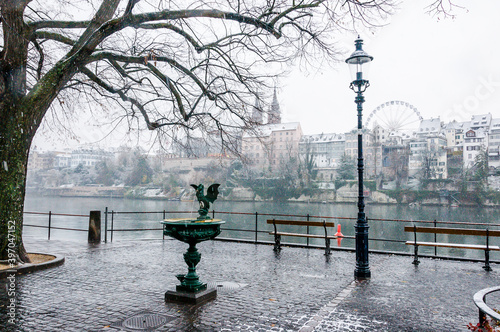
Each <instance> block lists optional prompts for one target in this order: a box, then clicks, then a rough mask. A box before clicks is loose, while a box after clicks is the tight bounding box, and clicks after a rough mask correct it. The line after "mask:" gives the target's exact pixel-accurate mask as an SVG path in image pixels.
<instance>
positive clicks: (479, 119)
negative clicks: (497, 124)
mask: <svg viewBox="0 0 500 332" xmlns="http://www.w3.org/2000/svg"><path fill="white" fill-rule="evenodd" d="M470 122H471V127H474V128H477V127H489V125H490V123H491V114H490V113H488V114H480V115H473V116H472V118H471V120H470Z"/></svg>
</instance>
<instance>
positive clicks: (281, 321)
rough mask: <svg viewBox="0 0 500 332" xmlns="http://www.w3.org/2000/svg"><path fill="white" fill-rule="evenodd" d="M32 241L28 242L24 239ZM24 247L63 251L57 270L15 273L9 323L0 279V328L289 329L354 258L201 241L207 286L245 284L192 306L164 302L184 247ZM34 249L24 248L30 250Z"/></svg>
mask: <svg viewBox="0 0 500 332" xmlns="http://www.w3.org/2000/svg"><path fill="white" fill-rule="evenodd" d="M30 241H31V242H30ZM26 242H27V245H26V246H27V248H28V249H29V250H33V251H37V252H50V253H57V254H63V255H65V257H66V262H65V263H64V265H62V266H60V267H56V268H53V269H50V270H44V271H38V272H36V273H33V274H29V275H24V276H18V277H17V301H18V302H17V326H12V325H9V324H8V323H7V319H6V309H5V306H6V303H7V300H8V298H7V294H6V287H5V285H4V284H5V281H3V284H2V282H0V284H1V285H0V286H1V290H0V330H2V331H117V330H119V328H117V327H114V326H113V324H115V323H117V322H120V321H123V320H124V319H126V318H128V317H130V316H132V315H134V314H136V313H138V312H141V311H143V310H150V311H153V312H156V313H159V314H162V315H167V316H173V317H175V318H176V319H174V320H172V321H171V322H169V323H167V324H166V325H165V326H163V327H161V328H159V329H158V330H157V331H240V330H241V331H244V330H247V331H297V330H298V329H299V328H300V327H301V326H302V325H303V324H304V323H305V322H307V321H308V320H309V318H310V316H311V315H313V314H314V313H315V312H316V311H318V310H319V309H320V308H321V307H322V306H323V305H324V304H326V303H328V302H329V301H330V300H331V298H332V296H333V295H335V294H336V293H339V292H340V291H342V289H343V288H344V287H346V286H347V285H348V284H349V283H350V282H351V281H352V261H353V259H354V254H352V253H346V252H338V253H337V252H336V253H335V255H333V256H332V257H331V258H330V259H329V260H328V261H327V260H326V259H325V257H324V255H323V252H322V251H321V250H304V249H298V248H284V249H283V251H282V253H281V254H280V255H275V253H274V252H273V250H272V247H271V246H263V245H252V244H237V243H225V242H205V243H201V244H200V245H199V250H200V252H201V254H202V261H201V263H200V264H199V265H198V273H199V275H200V276H201V278H202V280H203V281H205V282H233V283H239V284H244V285H245V286H244V287H241V288H239V289H234V290H230V289H227V290H225V289H220V290H219V293H218V298H217V299H216V300H215V301H212V302H209V303H207V304H204V305H200V306H186V305H178V304H170V303H169V304H165V302H164V293H165V291H166V290H168V289H174V288H175V284H176V283H177V280H176V279H175V274H177V273H186V272H187V267H186V265H185V263H184V261H183V258H182V254H183V253H184V252H185V250H186V249H187V245H185V244H183V243H180V242H177V241H172V240H166V241H161V240H160V241H153V240H151V241H131V242H117V243H108V244H100V245H98V246H89V245H86V244H74V243H68V242H64V241H50V242H49V241H43V240H33V239H27V240H26ZM35 247H36V250H35V249H32V248H35ZM2 305H3V306H2Z"/></svg>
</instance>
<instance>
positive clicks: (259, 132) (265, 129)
mask: <svg viewBox="0 0 500 332" xmlns="http://www.w3.org/2000/svg"><path fill="white" fill-rule="evenodd" d="M299 128H300V122H288V123H272V124H266V125H262V126H259V127H258V128H255V131H254V132H245V133H244V134H243V138H248V137H267V136H270V135H271V134H272V133H273V132H277V131H291V130H297V129H299Z"/></svg>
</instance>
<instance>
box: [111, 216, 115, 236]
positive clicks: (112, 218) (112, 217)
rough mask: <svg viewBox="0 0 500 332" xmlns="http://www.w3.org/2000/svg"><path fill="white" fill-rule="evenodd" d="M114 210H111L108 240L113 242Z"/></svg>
mask: <svg viewBox="0 0 500 332" xmlns="http://www.w3.org/2000/svg"><path fill="white" fill-rule="evenodd" d="M114 214H115V211H113V210H111V239H110V242H113V220H114Z"/></svg>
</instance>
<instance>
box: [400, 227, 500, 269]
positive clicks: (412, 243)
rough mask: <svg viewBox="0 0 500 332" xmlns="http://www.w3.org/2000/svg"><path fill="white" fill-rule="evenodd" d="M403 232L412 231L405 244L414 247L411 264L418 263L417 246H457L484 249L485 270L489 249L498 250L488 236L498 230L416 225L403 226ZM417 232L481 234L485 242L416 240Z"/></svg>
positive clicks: (496, 232)
mask: <svg viewBox="0 0 500 332" xmlns="http://www.w3.org/2000/svg"><path fill="white" fill-rule="evenodd" d="M405 232H413V234H414V235H413V241H406V244H407V245H410V246H414V247H415V255H414V259H413V264H415V265H418V264H419V263H420V261H419V260H418V247H419V246H426V247H443V248H459V249H476V250H484V266H483V268H484V269H485V270H486V271H491V267H490V251H491V250H494V251H500V247H498V246H492V245H490V237H492V236H494V237H498V236H500V231H496V230H495V231H490V230H488V229H466V228H445V227H418V226H415V225H414V226H405ZM417 233H430V234H453V235H471V236H483V237H484V238H485V244H484V245H482V244H462V243H451V242H422V241H417Z"/></svg>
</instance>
